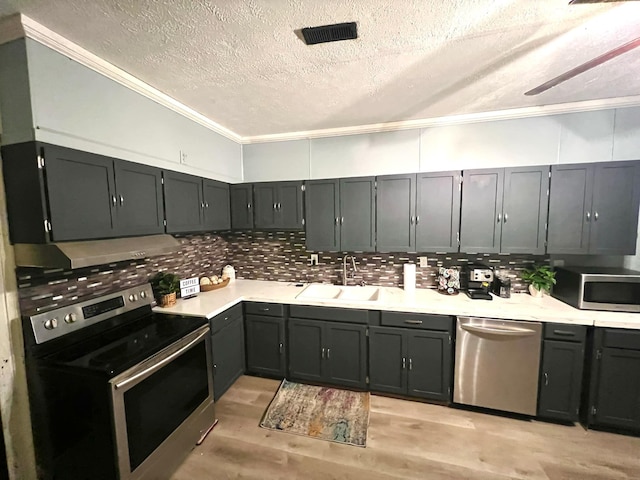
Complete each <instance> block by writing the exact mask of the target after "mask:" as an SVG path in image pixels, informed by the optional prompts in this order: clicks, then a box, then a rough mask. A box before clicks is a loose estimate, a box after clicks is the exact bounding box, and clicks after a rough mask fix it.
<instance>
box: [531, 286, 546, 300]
mask: <svg viewBox="0 0 640 480" xmlns="http://www.w3.org/2000/svg"><path fill="white" fill-rule="evenodd" d="M529 293H530V294H531V296H532V297H535V298H542V296H543V295H544V290H538V289H537V288H536V287H534V286H533V285H529Z"/></svg>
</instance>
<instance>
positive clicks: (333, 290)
mask: <svg viewBox="0 0 640 480" xmlns="http://www.w3.org/2000/svg"><path fill="white" fill-rule="evenodd" d="M296 298H299V299H301V300H321V301H332V302H338V303H340V302H342V303H353V302H356V303H357V302H377V301H378V300H380V288H379V287H359V286H337V285H325V284H312V285H309V286H308V287H306V288H305V289H304V290H303V291H302V292H300V293H299V294H298V295H297V296H296Z"/></svg>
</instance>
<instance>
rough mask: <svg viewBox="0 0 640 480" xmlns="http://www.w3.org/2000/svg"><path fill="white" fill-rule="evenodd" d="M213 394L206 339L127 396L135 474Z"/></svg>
mask: <svg viewBox="0 0 640 480" xmlns="http://www.w3.org/2000/svg"><path fill="white" fill-rule="evenodd" d="M208 395H209V378H208V374H207V351H206V343H205V341H204V340H203V341H202V342H200V343H199V344H197V345H196V346H195V347H193V348H191V349H189V350H188V351H187V352H185V353H183V354H182V355H180V356H179V357H178V358H176V359H175V360H173V361H172V362H170V363H169V364H168V365H166V366H165V367H163V368H161V369H160V370H158V371H157V372H156V373H154V374H153V375H151V376H150V377H148V378H146V379H145V380H143V381H142V382H141V383H139V384H138V385H136V386H135V387H132V388H131V389H130V390H128V391H127V392H125V394H124V408H125V416H126V419H127V437H128V441H129V462H130V466H131V471H134V470H135V469H136V468H137V467H138V466H139V465H140V464H141V463H142V462H144V460H145V459H146V458H147V457H148V456H149V455H150V454H151V453H153V451H154V450H155V449H156V447H158V445H160V444H161V443H162V442H163V441H164V440H165V439H166V438H167V437H168V436H169V435H170V434H171V432H173V431H174V430H175V429H176V428H177V427H178V426H179V425H180V424H181V423H182V422H183V421H184V420H185V419H186V418H187V417H189V415H190V414H191V413H192V412H193V411H195V409H196V408H197V407H198V406H199V405H201V404H202V402H204V401H205V400H206V399H207V396H208Z"/></svg>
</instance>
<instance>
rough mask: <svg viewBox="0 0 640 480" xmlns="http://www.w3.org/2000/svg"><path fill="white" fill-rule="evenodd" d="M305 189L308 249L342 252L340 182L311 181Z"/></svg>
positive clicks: (306, 184)
mask: <svg viewBox="0 0 640 480" xmlns="http://www.w3.org/2000/svg"><path fill="white" fill-rule="evenodd" d="M305 188H306V190H305V219H306V225H305V229H306V233H307V249H308V250H314V251H338V250H340V182H339V181H338V180H310V181H308V182H306V183H305Z"/></svg>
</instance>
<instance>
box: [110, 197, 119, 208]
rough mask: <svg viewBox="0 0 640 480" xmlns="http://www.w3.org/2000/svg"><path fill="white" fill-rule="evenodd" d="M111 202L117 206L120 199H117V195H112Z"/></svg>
mask: <svg viewBox="0 0 640 480" xmlns="http://www.w3.org/2000/svg"><path fill="white" fill-rule="evenodd" d="M111 203H112V204H113V206H114V207H115V206H116V204H117V203H118V200H117V199H116V196H115V195H111Z"/></svg>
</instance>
